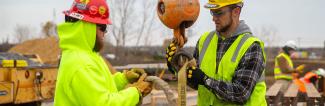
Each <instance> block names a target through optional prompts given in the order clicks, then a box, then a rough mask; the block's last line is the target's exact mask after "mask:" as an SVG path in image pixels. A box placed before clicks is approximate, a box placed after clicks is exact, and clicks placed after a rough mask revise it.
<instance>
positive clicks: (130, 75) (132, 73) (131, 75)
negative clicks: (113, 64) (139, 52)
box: [123, 68, 146, 83]
mask: <svg viewBox="0 0 325 106" xmlns="http://www.w3.org/2000/svg"><path fill="white" fill-rule="evenodd" d="M145 73H146V72H145V71H144V70H143V69H136V68H134V69H131V70H124V71H123V74H124V75H125V77H126V79H127V80H128V81H129V83H134V82H136V81H137V80H138V79H139V77H140V76H141V75H143V74H145Z"/></svg>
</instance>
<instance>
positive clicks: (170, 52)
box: [166, 42, 177, 75]
mask: <svg viewBox="0 0 325 106" xmlns="http://www.w3.org/2000/svg"><path fill="white" fill-rule="evenodd" d="M176 49H177V47H176V45H175V43H174V42H171V43H170V44H169V46H168V47H167V48H166V60H167V67H168V71H170V72H171V73H173V74H174V75H175V74H176V73H177V70H176V68H175V67H174V66H173V65H172V59H173V56H174V55H175V52H176Z"/></svg>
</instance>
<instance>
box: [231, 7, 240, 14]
mask: <svg viewBox="0 0 325 106" xmlns="http://www.w3.org/2000/svg"><path fill="white" fill-rule="evenodd" d="M240 12H241V8H239V7H236V8H234V9H233V11H232V13H233V15H234V16H239V15H240Z"/></svg>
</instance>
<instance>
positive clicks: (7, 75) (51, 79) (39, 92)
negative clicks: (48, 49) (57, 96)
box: [0, 53, 57, 104]
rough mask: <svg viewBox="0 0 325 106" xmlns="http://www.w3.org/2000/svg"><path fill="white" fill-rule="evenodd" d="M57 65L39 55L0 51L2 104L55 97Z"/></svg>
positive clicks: (0, 101) (0, 99)
mask: <svg viewBox="0 0 325 106" xmlns="http://www.w3.org/2000/svg"><path fill="white" fill-rule="evenodd" d="M56 76H57V66H49V65H45V64H43V63H41V61H40V59H39V58H38V56H37V55H34V56H32V55H25V56H24V55H20V54H13V53H0V104H7V103H9V104H22V103H32V102H35V103H36V102H40V101H43V100H50V99H53V97H54V91H55V83H56Z"/></svg>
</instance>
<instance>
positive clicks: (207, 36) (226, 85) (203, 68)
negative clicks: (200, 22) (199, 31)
mask: <svg viewBox="0 0 325 106" xmlns="http://www.w3.org/2000/svg"><path fill="white" fill-rule="evenodd" d="M204 7H205V8H207V9H210V13H211V15H212V17H213V20H212V21H213V23H214V24H215V27H216V28H215V31H212V32H207V33H204V34H203V35H202V36H201V38H200V39H199V40H198V43H197V45H196V50H195V51H194V58H195V59H196V60H197V63H198V64H197V66H191V67H188V69H187V74H188V75H187V81H188V85H189V86H191V87H192V88H194V89H197V90H198V105H199V106H210V105H214V106H225V105H249V106H252V105H253V106H266V100H265V93H266V84H265V80H264V79H265V78H264V68H265V54H264V46H263V42H262V41H260V40H259V39H257V38H255V37H253V36H252V32H251V31H250V29H249V27H248V25H246V24H245V22H244V21H240V20H239V17H240V13H241V9H242V7H243V2H242V0H209V1H208V3H207V4H206V5H205V6H204ZM174 45H175V44H173V43H171V44H170V45H169V47H168V48H167V54H166V58H167V65H168V66H169V70H170V71H171V72H173V73H175V72H176V71H175V68H174V66H172V65H171V61H172V60H173V56H174V55H175V52H177V50H178V49H177V48H176V47H175V46H174Z"/></svg>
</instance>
